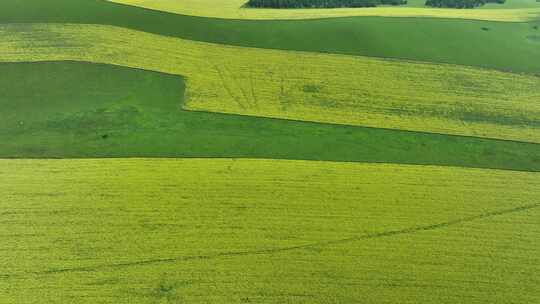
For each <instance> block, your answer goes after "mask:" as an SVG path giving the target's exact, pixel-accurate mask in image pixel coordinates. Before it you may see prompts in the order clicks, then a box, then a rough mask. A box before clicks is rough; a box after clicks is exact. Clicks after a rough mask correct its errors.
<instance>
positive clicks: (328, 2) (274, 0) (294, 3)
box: [247, 0, 407, 8]
mask: <svg viewBox="0 0 540 304" xmlns="http://www.w3.org/2000/svg"><path fill="white" fill-rule="evenodd" d="M402 4H407V0H250V1H249V2H248V3H247V6H249V7H261V8H338V7H374V6H377V5H402Z"/></svg>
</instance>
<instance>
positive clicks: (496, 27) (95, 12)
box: [0, 0, 540, 73]
mask: <svg viewBox="0 0 540 304" xmlns="http://www.w3.org/2000/svg"><path fill="white" fill-rule="evenodd" d="M12 22H32V23H35V22H42V23H47V22H55V23H91V24H107V25H115V26H121V27H126V28H130V29H136V30H141V31H147V32H151V33H156V34H161V35H167V36H174V37H180V38H185V39H191V40H198V41H206V42H215V43H222V44H230V45H237V46H249V47H259V48H273V49H284V50H302V51H313V52H329V53H340V54H351V55H365V56H374V57H388V58H401V59H410V60H420V61H430V62H443V63H453V64H463V65H470V66H480V67H489V68H496V69H501V70H510V71H516V72H528V73H539V72H540V61H539V60H532V58H539V57H540V49H539V48H538V47H537V44H535V43H530V40H529V39H528V38H527V37H528V36H530V35H531V31H532V29H531V28H532V23H525V22H524V23H507V22H485V21H469V20H451V19H437V18H385V17H350V18H334V19H318V20H295V21H260V20H258V21H250V20H224V19H212V18H201V17H192V16H182V15H176V14H171V13H165V12H158V11H152V10H147V9H142V8H137V7H132V6H126V5H120V4H115V3H110V2H106V1H99V0H50V1H46V2H45V1H41V0H19V1H2V2H0V23H12ZM483 27H486V28H489V29H490V30H489V31H484V30H482V28H483ZM321 37H324V39H321ZM381 37H384V39H382V38H381Z"/></svg>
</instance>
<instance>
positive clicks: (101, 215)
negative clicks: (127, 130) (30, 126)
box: [0, 159, 540, 304]
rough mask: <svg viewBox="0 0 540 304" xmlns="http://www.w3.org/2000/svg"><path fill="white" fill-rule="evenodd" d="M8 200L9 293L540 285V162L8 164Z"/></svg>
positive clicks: (450, 290)
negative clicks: (531, 168) (507, 167)
mask: <svg viewBox="0 0 540 304" xmlns="http://www.w3.org/2000/svg"><path fill="white" fill-rule="evenodd" d="M141 185H144V186H141ZM0 197H2V200H0V210H1V215H2V221H0V237H1V239H2V254H1V255H0V265H2V273H1V274H0V275H1V278H2V279H1V280H0V290H2V293H0V302H2V303H6V304H11V303H55V302H63V299H66V298H74V299H77V302H78V303H96V302H99V303H115V304H117V303H164V301H162V300H163V299H169V301H167V302H175V303H180V302H187V303H193V302H215V303H240V302H242V301H241V299H242V298H248V297H249V298H251V301H253V302H257V303H280V302H286V300H287V299H290V295H291V294H294V295H308V296H306V299H305V301H300V302H299V303H328V301H327V300H328V299H329V298H331V299H336V301H337V302H341V303H346V302H349V301H348V299H353V298H357V299H358V298H362V299H363V301H364V302H365V303H380V296H381V295H384V298H385V299H387V300H388V302H384V303H397V302H399V303H411V304H412V303H418V301H420V302H422V303H433V304H434V303H445V302H448V303H450V302H459V301H460V299H463V298H470V299H473V300H472V301H471V303H475V304H476V303H485V302H489V303H506V302H508V301H516V302H519V303H534V302H535V300H536V299H538V295H539V294H538V291H537V288H535V287H536V283H537V282H536V281H535V280H530V278H533V277H535V275H537V274H538V271H539V270H540V269H539V265H540V259H539V257H540V247H539V246H538V238H539V236H540V229H539V221H538V217H539V215H540V205H539V204H540V203H539V202H538V198H539V197H540V175H539V174H538V173H527V172H512V171H499V170H485V169H466V168H452V167H436V166H409V165H394V164H363V163H332V162H314V161H279V160H250V159H244V160H234V159H94V160H89V159H78V160H0ZM509 275H510V277H509ZM276 277H277V278H279V280H276ZM479 282H489V283H486V284H480V283H479ZM501 285H504V288H502V289H501V288H500V286H501ZM29 286H31V288H29ZM441 286H442V287H441ZM397 287H403V288H397ZM405 288H406V290H408V291H409V292H405V293H404V292H403V289H405ZM263 291H264V292H263ZM127 294H128V295H129V296H126V295H127ZM296 298H297V297H295V299H296Z"/></svg>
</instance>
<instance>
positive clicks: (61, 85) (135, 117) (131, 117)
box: [0, 62, 540, 171]
mask: <svg viewBox="0 0 540 304" xmlns="http://www.w3.org/2000/svg"><path fill="white" fill-rule="evenodd" d="M0 74H2V75H10V77H9V78H5V77H3V78H0V88H2V94H0V106H1V107H2V109H3V111H2V113H1V114H0V121H1V122H0V157H8V158H13V157H17V158H20V157H30V158H43V157H44V158H51V157H54V158H58V157H60V158H66V157H70V158H81V157H91V158H94V157H134V156H135V157H136V156H139V157H141V156H143V157H240V158H246V157H247V158H279V159H307V160H333V161H367V162H392V163H410V164H438V165H455V166H464V167H483V168H502V169H511V170H524V171H540V157H539V155H540V145H539V144H525V143H518V142H508V141H498V140H482V139H479V138H467V137H459V136H445V135H435V134H428V133H415V132H401V131H392V130H383V129H371V128H361V127H352V126H338V125H328V124H317V123H302V122H296V121H287V120H277V119H262V118H255V117H243V116H237V115H225V114H217V113H202V112H191V111H185V110H182V109H181V104H182V99H183V95H184V83H183V79H182V78H180V77H177V76H172V75H164V74H159V73H153V72H146V71H140V70H132V69H127V68H121V67H112V66H104V65H95V64H85V63H74V62H45V63H12V64H6V63H4V64H0ZM328 147H333V148H332V149H329V148H328Z"/></svg>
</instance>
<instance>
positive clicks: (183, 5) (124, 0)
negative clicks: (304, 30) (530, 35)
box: [108, 0, 540, 22]
mask: <svg viewBox="0 0 540 304" xmlns="http://www.w3.org/2000/svg"><path fill="white" fill-rule="evenodd" d="M108 1H111V2H116V3H120V4H127V5H133V6H139V7H144V8H148V9H153V10H159V11H165V12H172V13H177V14H182V15H191V16H201V17H213V18H225V19H253V20H272V19H277V20H288V19H316V18H333V17H353V16H380V17H433V18H458V19H471V20H487V21H505V22H522V21H530V20H534V19H537V18H538V17H540V4H538V7H534V6H533V7H527V8H499V9H498V8H486V9H469V10H466V9H445V8H428V7H392V6H390V7H371V8H332V9H253V8H245V7H243V6H244V4H245V3H246V2H247V1H246V0H176V1H174V0H108ZM508 1H513V0H508ZM529 1H530V2H534V0H529Z"/></svg>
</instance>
